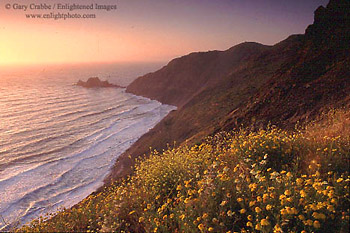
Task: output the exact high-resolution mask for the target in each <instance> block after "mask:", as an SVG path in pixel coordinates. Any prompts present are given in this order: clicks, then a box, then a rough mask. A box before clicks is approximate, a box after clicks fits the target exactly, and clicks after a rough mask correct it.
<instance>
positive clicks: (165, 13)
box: [0, 0, 326, 65]
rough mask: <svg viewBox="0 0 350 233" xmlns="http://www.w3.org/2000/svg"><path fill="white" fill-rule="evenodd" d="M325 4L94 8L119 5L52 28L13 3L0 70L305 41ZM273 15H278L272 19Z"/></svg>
mask: <svg viewBox="0 0 350 233" xmlns="http://www.w3.org/2000/svg"><path fill="white" fill-rule="evenodd" d="M325 2H326V1H323V0H319V1H316V0H315V1H310V3H309V4H307V5H308V6H307V8H305V4H304V5H300V4H298V1H296V2H295V3H293V4H291V3H286V2H281V1H272V0H271V1H266V3H265V5H263V4H261V3H255V1H253V0H251V1H229V0H222V1H219V2H216V1H215V4H214V3H213V2H212V1H201V2H200V4H199V1H197V0H191V1H184V0H181V1H176V2H174V1H170V0H166V1H155V0H147V1H142V2H135V1H132V2H130V1H126V0H122V1H99V4H117V6H118V9H117V10H114V11H113V10H110V11H106V10H105V11H101V10H94V11H89V12H88V13H93V14H96V18H94V19H67V20H63V19H61V20H54V19H28V18H26V16H27V14H37V13H50V10H45V11H43V10H29V9H28V10H26V11H24V10H18V9H14V8H18V7H19V6H20V5H21V4H23V5H28V4H29V3H28V1H24V0H22V1H17V2H14V1H10V3H9V4H10V7H9V8H10V9H6V7H7V6H6V5H5V3H2V5H1V6H0V7H1V8H0V64H2V65H8V64H43V63H82V62H83V63H84V62H121V61H123V62H136V61H168V60H170V59H172V58H174V57H177V56H181V55H184V54H187V53H190V52H193V51H207V50H214V49H220V50H224V49H227V48H229V47H231V46H233V45H235V44H238V43H240V42H244V41H258V42H260V43H264V44H274V43H276V42H278V41H280V40H282V39H284V38H285V37H286V36H288V35H289V34H292V33H303V30H304V28H305V26H306V25H307V24H310V23H311V22H312V13H311V12H312V11H313V10H314V8H315V6H317V5H319V4H324V3H325ZM46 3H47V4H51V5H53V4H55V3H56V2H55V1H53V0H48V1H47V2H46ZM70 3H80V4H87V2H86V1H79V0H77V1H75V2H72V1H70ZM89 3H90V2H89ZM91 3H93V2H91ZM14 4H17V5H19V6H17V5H16V6H15V5H14ZM252 4H256V7H255V9H254V8H253V9H254V10H251V9H252V8H251V7H249V6H251V5H252ZM277 8H278V9H279V10H280V11H279V12H278V13H276V14H271V12H272V11H275V10H276V9H277ZM248 9H249V10H248ZM72 12H73V13H76V12H79V13H82V12H83V11H72ZM83 13H86V11H85V12H83ZM296 15H298V18H294V19H293V20H291V18H293V17H295V16H296ZM263 32H264V33H263ZM218 35H220V36H218Z"/></svg>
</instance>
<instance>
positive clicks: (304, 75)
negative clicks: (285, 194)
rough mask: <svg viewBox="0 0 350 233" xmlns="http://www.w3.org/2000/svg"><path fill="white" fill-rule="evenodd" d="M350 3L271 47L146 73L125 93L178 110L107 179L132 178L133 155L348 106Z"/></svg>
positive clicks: (333, 5) (320, 12)
mask: <svg viewBox="0 0 350 233" xmlns="http://www.w3.org/2000/svg"><path fill="white" fill-rule="evenodd" d="M349 4H350V2H349V1H348V0H340V1H335V0H334V1H333V0H332V1H330V3H329V4H328V5H327V7H326V8H324V7H319V8H318V9H317V10H316V11H315V21H314V23H313V24H312V25H310V26H309V27H308V28H307V29H306V33H305V35H296V36H291V37H289V38H288V39H286V40H284V41H282V42H280V43H278V44H276V45H274V46H270V47H268V46H262V45H259V44H256V43H243V44H241V45H237V46H235V47H233V48H231V49H229V50H227V51H224V52H218V51H214V52H207V53H194V54H190V55H188V56H185V57H182V58H178V59H175V60H173V61H171V62H170V63H169V64H168V65H167V66H165V67H164V68H162V69H161V70H159V71H157V72H155V73H151V74H148V75H145V76H143V77H141V78H139V79H137V80H136V81H135V82H133V83H132V84H131V85H130V86H129V87H128V89H127V90H128V91H130V92H132V93H135V94H138V95H143V96H146V97H149V98H152V99H156V100H159V101H161V102H163V103H168V104H174V105H177V106H178V107H179V108H178V110H177V111H174V112H172V113H171V114H169V115H168V116H167V117H166V118H165V119H164V120H163V121H162V122H160V123H159V124H158V125H157V126H156V127H155V128H154V129H152V130H151V131H150V132H149V133H147V134H146V135H144V136H143V137H141V139H140V140H139V141H138V142H136V143H135V144H134V145H133V146H132V147H131V148H130V149H129V150H128V151H126V153H124V154H123V155H122V156H121V157H120V158H119V159H118V161H117V163H116V166H115V167H114V169H113V172H112V175H111V177H110V178H118V177H120V176H124V175H125V174H129V173H130V171H131V169H130V166H131V165H132V164H133V160H134V158H136V157H138V156H140V155H143V154H147V153H149V152H150V150H149V148H150V147H152V148H153V149H157V150H162V149H165V148H167V144H168V143H172V142H174V141H176V143H177V145H179V144H181V143H183V142H184V141H186V140H189V141H190V142H191V143H196V142H199V141H200V140H201V139H202V138H203V137H205V136H207V135H211V134H213V133H215V132H219V131H222V130H226V131H228V130H231V129H237V128H239V127H241V126H242V125H243V126H249V127H251V126H252V127H254V128H260V127H265V126H266V125H268V124H269V123H272V124H275V125H278V126H280V127H282V128H287V129H288V128H293V127H294V126H295V124H296V123H297V122H301V123H302V122H304V121H306V120H312V119H314V118H315V117H316V116H318V115H319V113H320V112H322V111H327V109H329V108H338V107H344V106H349V103H350V96H349V93H350V78H349V77H350V69H349V67H350V62H349V54H350V50H349V46H350V32H349V30H350V29H349V28H350V26H349V12H350V7H349Z"/></svg>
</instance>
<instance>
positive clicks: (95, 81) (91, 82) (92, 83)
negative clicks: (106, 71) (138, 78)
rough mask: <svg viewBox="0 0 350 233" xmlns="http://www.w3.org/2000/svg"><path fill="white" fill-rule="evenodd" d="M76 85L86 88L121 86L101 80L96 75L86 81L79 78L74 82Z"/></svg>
mask: <svg viewBox="0 0 350 233" xmlns="http://www.w3.org/2000/svg"><path fill="white" fill-rule="evenodd" d="M76 85H77V86H81V87H86V88H97V87H118V88H122V86H119V85H116V84H112V83H109V82H108V81H107V80H106V81H101V80H100V79H99V78H98V77H92V78H89V79H88V80H87V81H86V82H84V81H82V80H79V81H78V82H77V84H76Z"/></svg>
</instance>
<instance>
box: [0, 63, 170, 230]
mask: <svg viewBox="0 0 350 233" xmlns="http://www.w3.org/2000/svg"><path fill="white" fill-rule="evenodd" d="M161 65H162V64H107V65H70V66H46V67H26V68H20V69H19V68H1V70H0V230H1V229H2V230H4V229H8V227H9V226H10V225H15V224H19V225H22V224H25V223H28V222H29V221H31V220H32V219H34V218H37V217H39V216H40V215H45V214H47V213H53V212H55V211H57V210H58V209H59V208H63V207H66V208H68V207H71V206H73V205H74V204H76V203H78V202H79V201H81V200H82V199H83V198H85V197H86V196H88V195H89V194H90V193H92V192H93V191H95V190H96V189H97V188H98V187H100V186H101V185H102V184H103V179H104V178H105V177H106V175H107V174H108V172H109V171H110V168H111V167H112V166H113V164H114V162H115V160H116V159H117V158H118V156H119V155H120V154H122V153H123V152H124V151H125V150H126V149H127V148H129V147H130V146H131V145H132V144H133V143H134V142H135V141H136V140H137V139H138V138H139V137H141V136H142V135H143V134H145V133H146V132H147V131H148V130H149V129H151V128H153V127H154V126H155V125H156V124H157V123H158V122H159V121H160V120H162V119H163V118H164V117H165V116H166V115H167V114H168V113H169V112H170V111H172V110H174V109H175V107H174V106H169V105H163V104H161V103H159V102H157V101H154V100H150V99H147V98H143V97H139V96H135V95H132V94H129V93H126V92H125V88H97V89H95V88H92V89H86V88H83V87H79V86H75V85H74V83H76V82H77V81H78V80H79V79H82V80H87V79H88V78H89V77H93V76H98V77H100V79H102V80H106V79H108V81H109V82H111V83H115V84H119V85H122V86H126V85H128V84H129V83H130V82H132V81H133V80H134V79H135V78H136V77H138V76H140V75H143V74H145V73H147V72H151V71H155V70H157V69H159V68H160V67H161Z"/></svg>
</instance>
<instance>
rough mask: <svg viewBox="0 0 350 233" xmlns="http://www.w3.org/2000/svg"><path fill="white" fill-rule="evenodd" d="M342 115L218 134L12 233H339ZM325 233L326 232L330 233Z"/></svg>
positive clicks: (345, 132)
mask: <svg viewBox="0 0 350 233" xmlns="http://www.w3.org/2000/svg"><path fill="white" fill-rule="evenodd" d="M349 159H350V113H349V111H345V110H339V111H333V112H330V113H329V114H326V115H324V116H323V117H322V118H320V119H319V120H318V121H317V122H313V123H310V124H309V125H308V126H307V127H306V128H305V129H303V130H295V131H294V132H287V131H284V130H280V129H278V128H276V127H269V128H267V129H266V130H259V131H257V132H249V131H246V130H240V131H237V132H231V133H220V134H217V135H215V136H214V137H209V138H207V139H206V140H205V141H204V142H203V143H201V144H197V145H195V146H192V147H189V146H181V147H178V148H169V149H168V150H166V151H164V152H162V153H160V152H157V151H154V152H153V153H152V155H151V156H150V157H149V158H147V159H142V160H139V161H137V163H136V164H137V165H136V168H135V174H134V175H133V176H131V177H129V178H127V179H125V180H123V181H121V182H118V183H115V184H113V185H111V186H109V187H107V188H105V189H104V190H103V191H101V192H100V193H98V194H94V195H90V196H89V197H88V198H86V199H85V200H83V201H82V202H81V203H80V204H79V205H77V206H75V207H74V208H71V209H68V210H63V211H62V212H60V213H58V214H57V215H56V216H55V217H53V218H52V219H50V220H48V221H44V220H45V219H44V218H42V219H40V220H35V221H33V222H32V224H31V225H30V226H25V227H23V228H21V229H19V231H30V232H33V231H34V232H35V231H37V232H39V231H40V232H50V231H55V232H58V231H64V232H66V231H87V232H110V231H116V232H348V229H349V214H350V212H349V205H350V196H349V185H350V176H349V173H348V169H349ZM330 229H331V230H330Z"/></svg>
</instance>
